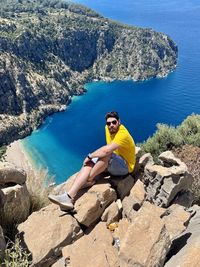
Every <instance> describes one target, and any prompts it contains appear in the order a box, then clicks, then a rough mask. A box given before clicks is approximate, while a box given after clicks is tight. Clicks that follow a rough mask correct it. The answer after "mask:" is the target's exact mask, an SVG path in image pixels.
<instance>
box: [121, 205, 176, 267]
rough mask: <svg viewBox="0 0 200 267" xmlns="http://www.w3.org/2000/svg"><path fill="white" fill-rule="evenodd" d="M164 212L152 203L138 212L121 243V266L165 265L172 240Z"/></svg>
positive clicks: (150, 266)
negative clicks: (163, 215) (162, 215)
mask: <svg viewBox="0 0 200 267" xmlns="http://www.w3.org/2000/svg"><path fill="white" fill-rule="evenodd" d="M162 213H163V209H161V208H159V207H156V206H154V205H151V204H150V203H145V205H143V206H142V208H141V209H140V210H139V211H138V212H137V216H135V218H134V220H133V221H132V223H131V224H130V225H129V227H128V229H127V231H126V234H125V236H124V238H123V239H122V242H121V245H120V251H119V258H120V267H132V266H140V267H153V266H162V265H163V263H164V260H165V257H166V254H167V252H168V251H169V248H170V245H171V241H170V237H169V234H168V232H167V230H166V227H165V224H164V222H163V221H162V219H161V218H160V215H161V214H162Z"/></svg>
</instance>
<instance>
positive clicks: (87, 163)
mask: <svg viewBox="0 0 200 267" xmlns="http://www.w3.org/2000/svg"><path fill="white" fill-rule="evenodd" d="M93 165H94V164H93V162H92V161H91V159H89V158H88V157H86V158H85V159H84V161H83V166H93Z"/></svg>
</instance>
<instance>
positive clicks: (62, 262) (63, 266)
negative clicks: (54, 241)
mask: <svg viewBox="0 0 200 267" xmlns="http://www.w3.org/2000/svg"><path fill="white" fill-rule="evenodd" d="M51 267H66V264H65V259H64V258H63V257H62V258H60V259H59V260H58V261H56V262H55V263H54V264H53V265H52V266H51Z"/></svg>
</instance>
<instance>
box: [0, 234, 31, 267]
mask: <svg viewBox="0 0 200 267" xmlns="http://www.w3.org/2000/svg"><path fill="white" fill-rule="evenodd" d="M30 255H31V253H28V252H27V251H26V250H24V249H23V248H22V246H21V241H20V239H19V238H16V239H15V242H12V241H9V242H8V244H7V249H6V250H5V257H4V261H3V262H2V264H1V266H5V267H28V266H30V264H31V262H30V261H29V257H30Z"/></svg>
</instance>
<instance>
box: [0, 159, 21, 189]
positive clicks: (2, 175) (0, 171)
mask: <svg viewBox="0 0 200 267" xmlns="http://www.w3.org/2000/svg"><path fill="white" fill-rule="evenodd" d="M25 181H26V173H25V171H24V170H22V169H21V168H18V167H16V166H15V165H13V164H11V163H8V162H0V185H2V186H5V185H6V184H10V183H13V184H20V185H22V184H24V183H25Z"/></svg>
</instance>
